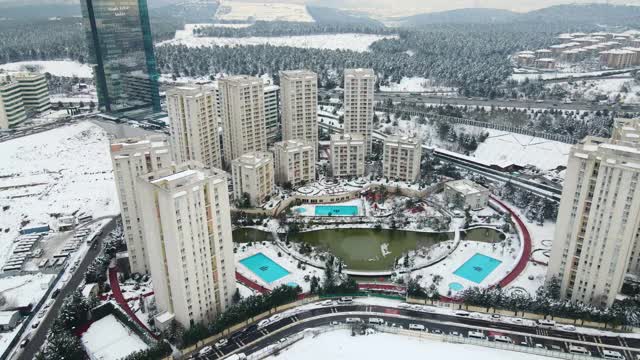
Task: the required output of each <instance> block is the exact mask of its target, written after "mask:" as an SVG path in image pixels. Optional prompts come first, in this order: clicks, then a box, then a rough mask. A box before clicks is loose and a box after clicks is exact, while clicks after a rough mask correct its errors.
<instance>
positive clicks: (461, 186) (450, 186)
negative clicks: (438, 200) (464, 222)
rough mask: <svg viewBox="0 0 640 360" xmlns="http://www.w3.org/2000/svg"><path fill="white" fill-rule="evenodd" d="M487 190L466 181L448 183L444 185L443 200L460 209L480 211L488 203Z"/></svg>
mask: <svg viewBox="0 0 640 360" xmlns="http://www.w3.org/2000/svg"><path fill="white" fill-rule="evenodd" d="M489 194H490V191H489V189H487V188H485V187H483V186H480V185H478V184H476V183H474V182H473V181H471V180H468V179H462V180H455V181H449V182H448V183H446V184H444V197H445V200H446V201H447V202H448V203H450V204H454V205H455V206H457V207H460V208H463V209H464V208H469V209H472V210H480V209H483V208H485V207H486V206H487V204H488V203H489Z"/></svg>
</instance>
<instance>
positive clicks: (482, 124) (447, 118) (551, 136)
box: [375, 106, 577, 144]
mask: <svg viewBox="0 0 640 360" xmlns="http://www.w3.org/2000/svg"><path fill="white" fill-rule="evenodd" d="M375 110H376V111H384V112H400V113H403V114H407V115H411V116H424V117H428V118H430V119H434V120H443V121H446V122H449V123H453V124H462V125H470V126H476V127H481V128H486V129H494V130H500V131H508V132H512V133H517V134H522V135H528V136H533V137H538V138H542V139H547V140H553V141H559V142H563V143H567V144H575V143H576V142H577V140H576V139H575V138H574V137H573V136H569V135H559V134H550V133H546V132H541V131H535V130H530V129H527V128H523V127H519V126H513V125H504V124H494V123H490V122H484V121H477V120H472V119H465V118H459V117H453V116H446V115H439V114H434V113H431V112H428V111H420V110H414V109H404V108H389V107H385V106H376V107H375Z"/></svg>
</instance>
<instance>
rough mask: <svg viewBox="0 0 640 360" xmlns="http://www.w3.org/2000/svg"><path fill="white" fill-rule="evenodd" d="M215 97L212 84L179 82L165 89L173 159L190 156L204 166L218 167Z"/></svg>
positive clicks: (189, 159) (218, 148)
mask: <svg viewBox="0 0 640 360" xmlns="http://www.w3.org/2000/svg"><path fill="white" fill-rule="evenodd" d="M216 97H217V95H216V89H215V88H214V87H212V86H197V85H194V86H181V87H176V88H173V89H170V90H168V91H167V113H168V114H169V120H170V127H169V128H170V131H171V148H172V150H173V154H174V160H175V161H176V163H178V164H180V163H183V162H186V161H192V160H193V161H198V162H201V163H202V164H204V165H205V166H206V167H213V168H218V169H221V168H222V154H221V150H220V135H219V132H218V129H219V127H220V126H219V125H218V114H217V105H216V102H217V100H216Z"/></svg>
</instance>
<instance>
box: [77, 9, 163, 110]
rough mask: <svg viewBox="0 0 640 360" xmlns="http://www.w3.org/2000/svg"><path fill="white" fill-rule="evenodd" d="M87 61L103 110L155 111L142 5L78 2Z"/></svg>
mask: <svg viewBox="0 0 640 360" xmlns="http://www.w3.org/2000/svg"><path fill="white" fill-rule="evenodd" d="M80 4H81V7H82V18H83V27H84V31H85V36H86V42H87V44H88V46H89V56H90V60H89V62H90V63H91V64H92V67H93V74H94V78H95V82H96V89H97V92H98V103H99V106H100V108H101V109H102V110H105V111H107V112H118V111H125V110H131V109H139V108H148V107H151V108H153V110H154V111H160V95H159V93H158V77H159V75H158V70H157V69H156V59H155V55H154V53H153V41H152V38H151V28H150V25H149V13H148V9H147V1H146V0H138V1H126V2H124V1H122V0H81V1H80Z"/></svg>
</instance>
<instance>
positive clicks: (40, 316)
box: [38, 310, 45, 319]
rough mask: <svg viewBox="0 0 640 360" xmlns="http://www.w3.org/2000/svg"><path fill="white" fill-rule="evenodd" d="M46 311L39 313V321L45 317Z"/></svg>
mask: <svg viewBox="0 0 640 360" xmlns="http://www.w3.org/2000/svg"><path fill="white" fill-rule="evenodd" d="M44 314H45V311H44V310H42V311H40V312H39V313H38V319H42V318H43V317H44Z"/></svg>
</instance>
